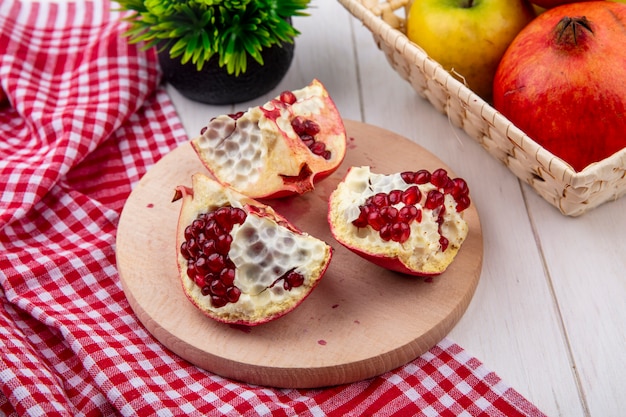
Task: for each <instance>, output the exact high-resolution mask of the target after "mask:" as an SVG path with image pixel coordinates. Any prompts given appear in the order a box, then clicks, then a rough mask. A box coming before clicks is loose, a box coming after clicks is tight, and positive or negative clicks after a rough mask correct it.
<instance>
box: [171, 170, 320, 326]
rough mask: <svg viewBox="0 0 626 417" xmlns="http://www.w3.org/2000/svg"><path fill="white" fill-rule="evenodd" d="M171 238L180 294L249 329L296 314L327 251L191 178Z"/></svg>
mask: <svg viewBox="0 0 626 417" xmlns="http://www.w3.org/2000/svg"><path fill="white" fill-rule="evenodd" d="M181 198H182V205H181V209H180V216H179V221H178V231H177V236H176V244H177V246H176V249H177V261H178V268H179V275H180V279H181V282H182V286H183V290H184V292H185V295H186V296H187V297H188V298H189V299H190V300H191V302H193V304H194V305H195V306H196V307H198V308H199V309H200V310H201V311H202V312H203V313H204V314H206V315H207V316H209V317H211V318H212V319H215V320H217V321H220V322H225V323H231V324H241V325H247V326H255V325H258V324H262V323H265V322H268V321H270V320H274V319H277V318H279V317H281V316H283V315H285V314H287V313H289V312H290V311H292V310H293V309H294V308H296V307H297V306H298V305H299V304H300V303H301V302H302V301H303V300H304V299H305V298H306V297H307V296H308V295H309V294H310V293H311V291H312V290H313V289H314V288H315V287H316V286H317V284H318V283H319V281H320V279H321V278H322V276H323V275H324V273H325V271H326V268H327V267H328V265H329V263H330V260H331V257H332V248H331V247H330V246H329V245H327V244H326V243H325V242H323V241H321V240H319V239H317V238H315V237H313V236H310V235H308V234H306V233H303V232H301V231H299V230H298V229H296V228H295V227H294V226H292V225H291V224H290V223H289V222H288V221H287V220H286V219H284V218H283V217H281V216H280V215H278V214H277V213H276V212H275V211H274V210H273V209H272V208H271V207H269V206H266V205H264V204H261V203H259V202H258V201H255V200H253V199H251V198H249V197H246V196H244V195H243V194H240V193H238V192H237V191H235V190H233V189H230V188H228V187H225V186H223V185H221V184H220V183H218V182H217V181H214V180H213V179H211V178H209V177H207V176H205V175H203V174H195V175H194V176H193V177H192V187H191V188H188V187H185V186H179V187H178V188H177V193H176V196H175V200H179V199H181Z"/></svg>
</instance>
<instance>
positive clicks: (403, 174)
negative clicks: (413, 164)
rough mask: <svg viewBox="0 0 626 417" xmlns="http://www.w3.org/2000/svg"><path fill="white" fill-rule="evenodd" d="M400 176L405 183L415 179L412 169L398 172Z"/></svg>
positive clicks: (411, 182) (410, 182)
mask: <svg viewBox="0 0 626 417" xmlns="http://www.w3.org/2000/svg"><path fill="white" fill-rule="evenodd" d="M400 177H401V178H402V179H403V180H404V182H406V183H407V184H413V181H415V172H413V171H404V172H401V173H400Z"/></svg>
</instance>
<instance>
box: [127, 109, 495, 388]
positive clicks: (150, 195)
mask: <svg viewBox="0 0 626 417" xmlns="http://www.w3.org/2000/svg"><path fill="white" fill-rule="evenodd" d="M345 124H346V129H347V133H348V151H347V155H346V158H345V161H344V163H343V164H342V166H341V167H340V168H339V170H338V171H337V172H336V173H335V174H334V175H332V176H331V177H329V178H327V179H326V180H324V181H322V182H320V183H319V184H318V185H317V187H316V189H315V191H314V192H312V193H309V194H306V195H303V196H299V197H295V198H289V199H285V200H278V201H277V200H274V201H270V202H269V203H270V204H271V205H272V206H273V207H274V208H275V209H276V210H277V211H278V212H279V213H281V214H282V215H284V216H285V217H286V218H287V219H289V220H290V221H291V222H293V223H294V224H295V225H296V226H297V227H299V228H300V229H301V230H304V231H306V232H308V233H309V234H311V235H314V236H316V237H318V238H320V239H323V240H325V241H326V242H328V243H330V244H331V245H332V246H333V247H334V248H335V252H334V255H333V259H332V262H331V265H330V267H329V269H328V270H327V273H326V275H325V276H324V277H323V278H322V281H321V283H320V284H319V286H318V287H317V288H316V289H315V290H314V291H313V293H312V294H311V295H310V296H309V297H308V298H307V299H306V300H305V301H304V302H303V303H302V304H301V305H300V306H298V308H296V309H295V310H294V311H293V312H291V313H289V314H287V315H286V316H284V317H282V318H280V319H278V320H275V321H273V322H270V323H266V324H263V325H260V326H256V327H252V328H246V327H238V326H231V325H227V324H222V323H218V322H215V321H213V320H211V319H209V318H207V317H205V316H204V315H203V314H202V313H201V312H200V311H199V310H197V309H196V308H195V307H194V306H193V305H192V304H191V303H190V302H189V301H188V300H187V298H186V297H185V295H184V294H183V290H182V287H181V284H180V283H179V278H178V272H177V267H176V260H175V257H176V247H175V246H176V245H175V231H176V223H177V219H178V212H179V209H180V201H178V202H172V197H173V195H174V187H176V186H177V185H181V184H182V185H187V186H190V185H191V175H192V174H193V173H195V172H205V173H206V170H205V169H204V168H203V166H202V165H201V164H200V162H199V160H198V159H197V157H196V155H195V153H194V152H193V150H192V148H191V145H190V144H189V143H185V144H182V145H181V146H180V147H178V148H177V149H175V150H174V151H172V152H171V153H170V154H168V155H166V156H165V157H164V158H163V159H161V160H160V161H159V162H158V163H157V164H156V165H155V166H153V167H152V168H151V169H150V170H149V172H148V173H146V175H145V176H144V177H143V178H142V179H141V181H140V182H139V183H138V184H137V186H136V188H135V189H134V190H133V192H132V193H131V195H130V197H129V198H128V201H127V202H126V205H125V206H124V209H123V212H122V215H121V218H120V223H119V227H118V233H117V245H116V254H117V266H118V269H119V274H120V278H121V282H122V286H123V289H124V292H125V294H126V296H127V298H128V301H129V303H130V305H131V307H132V309H133V310H134V312H135V314H136V315H137V317H138V318H139V320H140V321H141V322H142V323H143V324H144V325H145V327H146V329H147V330H148V331H149V332H150V333H151V334H152V335H153V336H154V337H155V338H156V339H158V340H159V341H160V342H161V343H162V344H163V345H165V346H166V347H167V348H169V349H170V350H171V351H173V352H174V353H176V354H178V355H179V356H181V357H182V358H184V359H186V360H188V361H189V362H191V363H193V364H195V365H197V366H199V367H201V368H203V369H206V370H208V371H211V372H214V373H216V374H218V375H221V376H224V377H228V378H232V379H235V380H240V381H243V382H247V383H252V384H259V385H266V386H273V387H284V388H313V387H324V386H329V385H337V384H343V383H350V382H354V381H358V380H362V379H366V378H370V377H373V376H377V375H380V374H382V373H384V372H387V371H390V370H392V369H394V368H397V367H400V366H402V365H404V364H406V363H408V362H410V361H411V360H413V359H415V358H417V357H418V356H419V355H421V354H423V353H424V352H426V351H427V350H429V349H430V348H431V347H433V346H434V345H435V344H437V343H438V342H439V341H440V340H441V339H443V338H444V337H445V336H446V335H447V334H448V332H449V331H450V330H451V329H452V327H453V326H454V325H455V324H456V323H457V322H458V320H459V319H460V318H461V316H462V315H463V313H464V312H465V310H466V308H467V306H468V304H469V302H470V300H471V298H472V296H473V294H474V290H475V288H476V286H477V284H478V280H479V277H480V273H481V268H482V258H483V241H482V230H481V225H480V221H479V217H478V213H477V211H476V209H475V207H474V206H473V205H472V206H471V207H470V208H469V209H468V210H466V212H465V213H466V214H465V215H466V219H467V221H468V223H469V228H470V231H469V235H468V238H467V239H466V241H465V243H464V244H463V246H462V247H461V250H460V252H459V254H458V255H457V258H456V259H455V261H454V262H453V263H452V265H451V266H450V267H449V268H448V270H447V271H446V272H445V273H444V274H442V275H440V276H437V277H434V278H428V279H425V278H416V277H409V276H404V275H401V274H397V273H392V272H389V271H387V270H384V269H381V268H379V267H377V266H375V265H373V264H370V263H368V262H367V261H365V260H363V259H361V258H360V257H358V256H357V255H355V254H353V253H352V252H350V251H348V250H347V249H345V248H343V247H342V246H341V245H339V244H338V243H337V242H336V241H335V240H334V239H333V238H332V236H331V234H330V231H329V228H328V225H327V223H326V213H327V205H326V204H327V199H328V196H329V195H330V193H331V192H332V190H333V189H334V188H335V186H336V184H337V183H338V182H339V181H340V180H341V179H342V178H343V177H344V175H345V174H346V171H347V169H348V167H350V166H361V165H369V166H371V167H372V170H373V171H374V172H378V173H393V172H399V171H404V170H417V169H421V168H426V169H429V170H431V171H432V170H434V169H435V168H439V167H443V168H446V169H447V170H448V172H449V173H450V174H451V175H453V172H452V170H450V168H448V167H447V166H446V165H445V164H444V163H443V162H442V161H441V160H439V159H438V158H437V157H435V156H434V155H432V154H431V153H429V152H427V151H426V150H425V149H423V148H422V147H420V146H418V145H416V144H415V143H413V142H411V141H409V140H408V139H406V138H403V137H401V136H399V135H397V134H394V133H392V132H390V131H388V130H384V129H381V128H379V127H374V126H370V125H367V124H363V123H360V122H355V121H349V120H347V121H345ZM469 187H470V191H471V184H469ZM266 202H268V201H266Z"/></svg>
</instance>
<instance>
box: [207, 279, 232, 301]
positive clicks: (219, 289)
mask: <svg viewBox="0 0 626 417" xmlns="http://www.w3.org/2000/svg"><path fill="white" fill-rule="evenodd" d="M209 288H210V290H211V294H213V295H217V296H219V297H223V296H225V295H226V290H227V289H228V288H227V287H226V285H225V284H224V283H223V282H222V281H220V280H219V279H214V280H213V282H211V285H210V286H209Z"/></svg>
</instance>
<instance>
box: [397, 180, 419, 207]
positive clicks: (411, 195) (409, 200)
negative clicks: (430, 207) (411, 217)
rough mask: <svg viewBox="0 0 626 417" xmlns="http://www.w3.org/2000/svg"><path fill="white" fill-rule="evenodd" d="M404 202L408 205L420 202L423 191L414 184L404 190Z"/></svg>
mask: <svg viewBox="0 0 626 417" xmlns="http://www.w3.org/2000/svg"><path fill="white" fill-rule="evenodd" d="M401 199H402V202H403V203H404V204H406V205H413V204H417V203H419V201H420V200H421V199H422V193H421V191H420V189H419V188H418V187H417V186H416V185H414V186H412V187H409V188H407V189H406V190H404V191H403V192H402V198H401Z"/></svg>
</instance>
